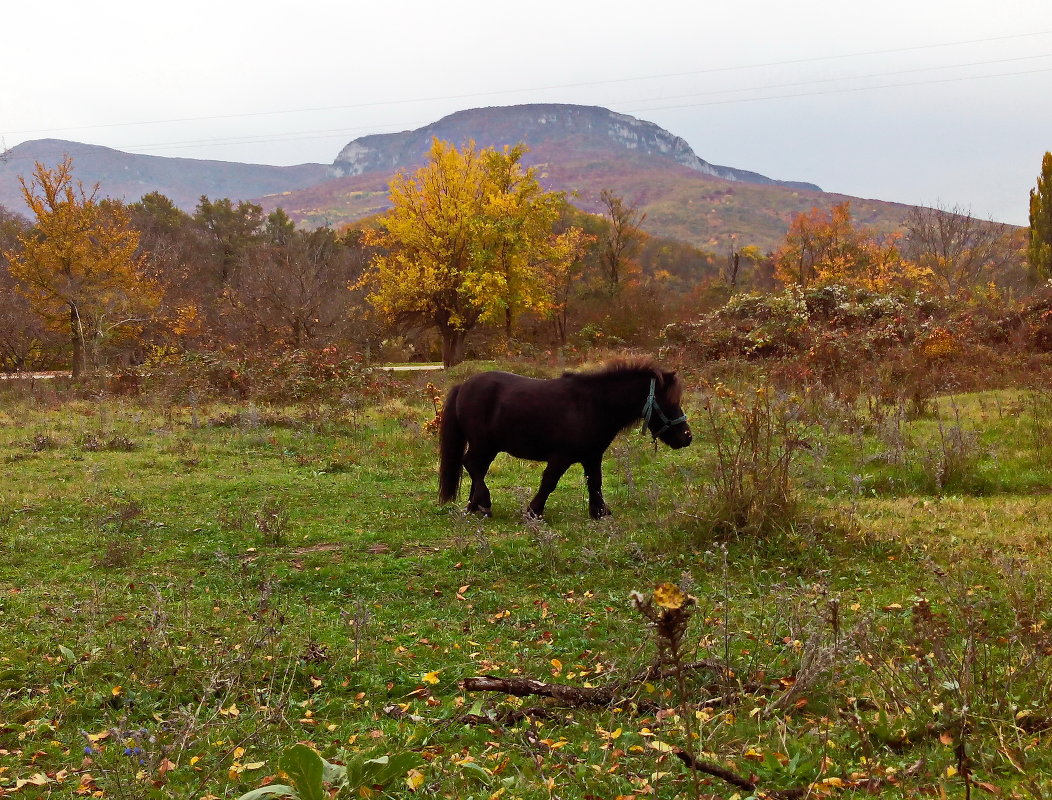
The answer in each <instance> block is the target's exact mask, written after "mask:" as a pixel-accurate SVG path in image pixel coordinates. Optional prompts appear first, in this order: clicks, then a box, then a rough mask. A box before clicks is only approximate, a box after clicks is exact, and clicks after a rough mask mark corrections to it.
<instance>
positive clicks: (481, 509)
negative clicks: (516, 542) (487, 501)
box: [464, 503, 493, 517]
mask: <svg viewBox="0 0 1052 800" xmlns="http://www.w3.org/2000/svg"><path fill="white" fill-rule="evenodd" d="M464 513H465V514H474V515H475V516H478V517H492V516H493V507H492V506H477V505H475V504H474V503H469V504H468V506H467V508H465V509H464Z"/></svg>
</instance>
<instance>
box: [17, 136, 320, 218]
mask: <svg viewBox="0 0 1052 800" xmlns="http://www.w3.org/2000/svg"><path fill="white" fill-rule="evenodd" d="M66 156H69V157H71V158H72V159H73V174H74V177H75V178H76V179H77V180H79V181H80V182H81V183H83V184H84V186H85V187H88V188H90V187H92V186H94V185H95V184H96V183H97V184H99V192H100V194H101V195H103V196H105V197H113V198H117V199H121V200H124V201H125V202H128V203H132V202H135V201H137V200H138V199H139V198H140V197H142V196H143V195H144V194H148V193H150V192H155V191H156V192H161V193H162V194H165V195H167V196H168V197H169V198H170V199H171V200H172V202H173V203H175V204H176V205H177V206H179V207H180V208H182V209H184V210H187V211H189V210H192V209H193V208H194V206H196V205H197V201H198V200H199V199H200V197H201V195H207V196H208V197H210V198H212V199H217V198H221V197H229V198H231V199H235V200H250V199H252V198H255V197H262V196H263V195H267V194H275V193H280V192H287V191H293V190H295V189H303V188H306V187H308V186H314V185H316V184H318V183H321V182H322V181H325V180H327V179H329V178H331V177H332V174H331V172H330V169H331V168H330V167H328V166H325V165H323V164H301V165H299V166H295V167H272V166H266V165H262V164H238V163H235V162H229V161H202V160H199V159H193V158H164V157H161V156H144V155H137V154H134V153H124V152H122V151H120V150H113V149H111V148H109V147H100V146H98V145H92V144H81V143H79V142H66V141H62V140H60V139H37V140H34V141H30V142H23V143H22V144H19V145H16V146H15V147H12V148H11V149H10V150H8V151H7V152H6V153H5V154H4V156H3V158H2V159H0V205H3V206H6V207H7V208H8V209H10V210H11V211H17V212H19V213H22V214H24V213H27V208H26V205H25V200H24V199H23V197H22V191H21V186H20V184H19V182H18V176H20V175H21V176H23V177H25V178H26V179H27V180H28V179H29V177H30V175H31V174H32V172H33V166H34V163H35V162H37V161H39V162H41V163H42V164H45V165H46V166H49V167H52V166H54V165H55V164H57V163H59V162H61V161H62V159H64V158H65V157H66Z"/></svg>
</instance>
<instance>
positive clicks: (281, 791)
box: [237, 783, 297, 800]
mask: <svg viewBox="0 0 1052 800" xmlns="http://www.w3.org/2000/svg"><path fill="white" fill-rule="evenodd" d="M270 797H297V795H296V791H295V790H294V789H293V788H292V787H291V786H285V785H284V784H281V783H273V784H271V785H270V786H261V787H260V788H258V789H253V790H252V791H251V792H248V793H246V794H243V795H241V796H240V797H239V798H237V800H267V798H270Z"/></svg>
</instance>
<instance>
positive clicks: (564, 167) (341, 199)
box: [261, 106, 909, 251]
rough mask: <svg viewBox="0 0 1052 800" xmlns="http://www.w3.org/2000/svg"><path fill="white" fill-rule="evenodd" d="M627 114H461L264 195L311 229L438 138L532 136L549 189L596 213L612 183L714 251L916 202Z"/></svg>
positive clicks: (352, 215)
mask: <svg viewBox="0 0 1052 800" xmlns="http://www.w3.org/2000/svg"><path fill="white" fill-rule="evenodd" d="M541 109H544V110H545V111H543V112H542V111H541ZM548 109H555V110H556V111H558V112H559V113H560V115H561V121H560V122H559V123H558V124H555V123H551V122H548V121H545V122H540V121H539V120H541V119H545V120H547V119H548V116H547V114H548V113H549V112H548V111H547V110H548ZM578 111H580V113H576V112H578ZM626 120H628V121H631V120H632V118H631V117H625V116H624V115H621V114H613V113H612V112H609V111H606V110H605V109H593V108H582V107H574V106H517V107H513V108H511V109H506V108H491V109H475V110H473V111H466V112H460V113H457V114H453V115H451V116H449V117H446V118H445V119H443V120H440V121H439V122H436V123H434V124H433V125H429V126H427V127H426V128H421V129H419V130H417V131H410V132H406V133H398V134H388V135H384V136H367V137H363V138H361V139H356V140H354V141H353V142H351V143H350V144H348V145H347V146H346V147H345V148H344V149H343V150H342V151H341V153H340V155H339V156H337V159H336V161H335V162H334V164H333V166H334V168H335V169H336V170H337V171H339V172H342V173H344V174H345V176H346V177H343V178H338V179H335V180H331V181H328V182H326V183H323V184H320V185H318V186H313V187H311V188H309V189H303V190H299V191H293V192H286V193H285V194H283V195H281V196H278V197H267V198H264V199H263V200H262V201H261V202H262V203H263V205H264V207H266V208H276V207H278V206H281V207H282V208H284V209H285V211H286V212H288V214H289V215H290V216H291V217H292V218H293V219H295V220H297V221H299V222H302V223H304V224H308V225H324V224H329V225H333V224H339V223H343V222H350V221H354V220H358V219H361V218H363V217H367V216H371V215H373V214H376V213H378V212H381V211H383V210H385V209H386V208H388V207H389V204H388V197H387V184H388V182H389V181H390V179H391V177H392V175H393V174H394V172H395V171H397V170H398V169H412V168H413V167H415V166H416V165H419V164H421V163H423V161H424V160H425V157H426V152H427V148H428V147H429V146H430V144H431V137H432V136H437V137H438V138H442V139H445V140H447V141H452V142H454V143H456V144H462V143H463V142H466V141H468V140H471V139H473V140H474V141H475V142H476V143H477V144H479V145H481V146H502V145H505V144H515V143H516V142H518V141H526V143H527V144H528V145H529V146H530V148H531V149H530V152H529V153H528V154H527V156H526V159H525V160H526V163H528V164H530V165H532V166H535V167H536V168H537V169H538V172H539V174H540V177H541V182H542V183H543V184H544V186H545V187H546V188H548V189H552V190H556V191H563V192H566V193H567V195H568V196H569V197H570V199H571V202H573V203H574V204H575V205H577V206H579V207H580V208H582V209H584V210H586V211H592V212H598V211H600V210H601V206H600V203H599V195H600V192H601V191H602V190H603V189H611V190H612V191H614V192H615V193H617V194H620V195H622V196H623V197H625V198H626V200H627V201H628V202H630V203H632V204H633V205H636V206H638V207H639V208H640V209H642V210H643V211H645V212H646V214H647V218H646V221H645V222H644V227H645V228H646V229H647V230H648V231H650V232H651V233H654V234H656V235H659V236H665V237H669V238H674V239H679V240H680V241H685V242H689V243H691V244H693V245H696V246H698V247H703V248H707V249H711V250H718V251H722V250H724V249H725V248H727V247H729V246H731V245H732V244H736V245H737V246H742V245H746V244H752V245H756V246H758V247H760V248H762V249H765V250H769V249H774V248H775V247H777V246H778V245H779V244H780V243H781V241H782V239H783V238H784V236H785V232H786V230H787V229H788V226H789V221H790V220H791V219H792V217H793V215H794V214H797V213H801V212H806V211H809V210H810V209H811V208H812V207H814V206H819V207H822V208H829V207H831V206H832V205H834V204H835V203H839V202H843V201H844V200H850V201H851V204H852V209H853V212H854V214H855V217H856V219H857V220H858V221H859V222H860V223H862V224H865V225H869V226H872V227H874V228H876V229H877V230H879V231H882V232H891V231H895V230H897V229H899V228H900V226H901V223H902V220H903V219H904V218H905V216H906V213H907V212H908V210H909V206H905V205H899V204H895V203H885V202H881V201H879V200H862V199H858V198H851V197H845V196H843V195H836V194H829V193H826V192H822V191H821V190H820V189H819V188H818V187H817V186H814V185H813V184H806V183H800V182H791V181H775V180H772V179H770V178H766V177H764V176H762V175H757V174H756V173H753V172H747V171H745V170H736V169H731V168H728V167H718V166H713V165H710V164H707V162H704V161H702V160H701V159H700V158H698V157H697V156H696V155H694V153H693V151H691V150H690V148H689V147H688V146H687V145H686V143H685V142H683V140H682V139H679V138H677V137H675V136H672V134H669V133H668V132H666V131H663V130H662V129H661V128H659V127H658V126H656V125H653V124H651V123H643V122H640V121H639V120H635V122H637V123H639V125H638V126H635V125H630V124H629V123H628V122H626ZM626 131H627V133H626ZM714 173H715V174H714ZM728 174H733V175H734V176H735V177H734V178H730V177H727V175H728Z"/></svg>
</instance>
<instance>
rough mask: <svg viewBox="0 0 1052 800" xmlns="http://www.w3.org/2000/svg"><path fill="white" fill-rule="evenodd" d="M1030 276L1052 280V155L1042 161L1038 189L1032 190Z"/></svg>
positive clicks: (1029, 247) (1048, 154) (1037, 279)
mask: <svg viewBox="0 0 1052 800" xmlns="http://www.w3.org/2000/svg"><path fill="white" fill-rule="evenodd" d="M1026 255H1027V261H1028V262H1029V263H1030V274H1031V275H1032V276H1033V277H1034V279H1035V280H1036V281H1039V282H1040V281H1046V280H1048V279H1049V278H1052V153H1045V157H1044V158H1042V159H1041V174H1040V175H1039V176H1038V178H1037V188H1034V189H1031V190H1030V243H1029V246H1028V247H1027V254H1026Z"/></svg>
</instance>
